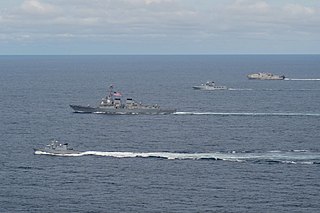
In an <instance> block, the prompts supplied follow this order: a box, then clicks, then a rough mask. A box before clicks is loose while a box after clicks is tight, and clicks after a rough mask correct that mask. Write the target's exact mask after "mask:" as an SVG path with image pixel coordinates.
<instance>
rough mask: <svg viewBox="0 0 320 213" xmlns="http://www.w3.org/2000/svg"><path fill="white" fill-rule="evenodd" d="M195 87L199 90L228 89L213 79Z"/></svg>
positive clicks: (194, 87)
mask: <svg viewBox="0 0 320 213" xmlns="http://www.w3.org/2000/svg"><path fill="white" fill-rule="evenodd" d="M192 88H193V89H197V90H226V89H228V88H227V87H226V86H218V85H216V84H215V83H214V82H213V81H207V82H206V83H205V84H201V85H199V86H193V87H192Z"/></svg>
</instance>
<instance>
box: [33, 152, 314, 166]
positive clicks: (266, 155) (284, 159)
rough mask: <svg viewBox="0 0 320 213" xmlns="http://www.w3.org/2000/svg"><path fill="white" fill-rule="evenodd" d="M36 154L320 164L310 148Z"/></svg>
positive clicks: (44, 153)
mask: <svg viewBox="0 0 320 213" xmlns="http://www.w3.org/2000/svg"><path fill="white" fill-rule="evenodd" d="M35 154H38V155H53V156H61V157H81V156H100V157H113V158H159V159H166V160H223V161H231V162H251V163H285V164H320V152H312V151H308V150H290V151H268V152H236V151H231V152H216V153H176V152H102V151H84V152H80V153H77V154H53V153H46V152H42V151H36V152H35Z"/></svg>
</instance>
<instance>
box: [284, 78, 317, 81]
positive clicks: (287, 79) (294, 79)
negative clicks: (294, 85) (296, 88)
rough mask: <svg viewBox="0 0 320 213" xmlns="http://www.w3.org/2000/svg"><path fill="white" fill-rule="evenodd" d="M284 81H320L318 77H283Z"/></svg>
mask: <svg viewBox="0 0 320 213" xmlns="http://www.w3.org/2000/svg"><path fill="white" fill-rule="evenodd" d="M283 80H285V81H320V78H285V79H283Z"/></svg>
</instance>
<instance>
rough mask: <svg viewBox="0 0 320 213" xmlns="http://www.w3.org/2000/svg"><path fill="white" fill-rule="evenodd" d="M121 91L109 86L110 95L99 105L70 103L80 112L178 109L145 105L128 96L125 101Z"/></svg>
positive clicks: (152, 111)
mask: <svg viewBox="0 0 320 213" xmlns="http://www.w3.org/2000/svg"><path fill="white" fill-rule="evenodd" d="M121 96H122V95H121V93H119V92H115V91H113V85H111V86H110V87H109V95H108V96H107V97H105V98H103V99H102V100H101V102H100V104H99V105H98V106H97V107H91V106H81V105H70V107H71V108H72V109H73V110H74V111H75V112H79V113H104V114H112V115H114V114H120V115H127V114H155V115H156V114H172V113H174V112H176V109H162V108H160V107H159V106H158V105H157V104H156V105H152V106H149V105H143V104H141V103H138V102H136V101H134V100H133V99H132V98H127V99H126V101H125V102H124V103H123V101H122V100H121V98H120V97H121Z"/></svg>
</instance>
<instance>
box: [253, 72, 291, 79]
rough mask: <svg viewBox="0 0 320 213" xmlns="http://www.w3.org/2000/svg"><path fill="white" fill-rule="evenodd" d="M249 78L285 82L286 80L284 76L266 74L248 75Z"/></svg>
mask: <svg viewBox="0 0 320 213" xmlns="http://www.w3.org/2000/svg"><path fill="white" fill-rule="evenodd" d="M247 77H248V78H249V79H255V80H284V79H285V78H286V77H285V76H284V75H276V74H272V73H266V72H259V73H251V74H248V75H247Z"/></svg>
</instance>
